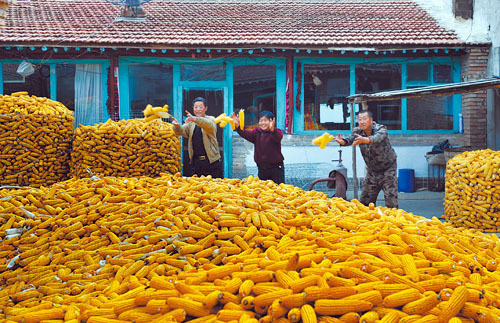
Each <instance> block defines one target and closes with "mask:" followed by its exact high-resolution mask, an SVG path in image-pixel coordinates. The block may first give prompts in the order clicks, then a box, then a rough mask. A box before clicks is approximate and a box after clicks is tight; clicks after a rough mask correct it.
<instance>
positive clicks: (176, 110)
mask: <svg viewBox="0 0 500 323" xmlns="http://www.w3.org/2000/svg"><path fill="white" fill-rule="evenodd" d="M180 80H181V66H180V65H179V64H176V65H174V66H172V89H173V91H172V92H173V93H172V105H173V106H172V108H171V109H170V112H171V113H172V114H173V116H174V118H176V119H177V120H182V87H181V86H180ZM179 89H181V90H180V91H179ZM179 122H180V121H179Z"/></svg>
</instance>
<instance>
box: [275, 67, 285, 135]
mask: <svg viewBox="0 0 500 323" xmlns="http://www.w3.org/2000/svg"><path fill="white" fill-rule="evenodd" d="M285 118H286V61H285V60H282V61H281V62H280V63H278V64H276V127H278V128H279V129H281V130H283V132H284V131H285Z"/></svg>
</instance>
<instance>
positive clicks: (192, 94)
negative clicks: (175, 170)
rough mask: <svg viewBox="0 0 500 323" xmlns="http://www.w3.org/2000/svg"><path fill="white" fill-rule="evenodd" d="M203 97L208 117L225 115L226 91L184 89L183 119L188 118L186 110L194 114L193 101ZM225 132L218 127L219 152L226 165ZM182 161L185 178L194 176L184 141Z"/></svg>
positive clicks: (184, 141) (186, 144)
mask: <svg viewBox="0 0 500 323" xmlns="http://www.w3.org/2000/svg"><path fill="white" fill-rule="evenodd" d="M198 97H202V98H204V99H205V100H207V106H208V110H207V115H210V116H214V117H217V116H218V115H220V114H221V113H224V90H222V89H193V88H186V87H184V88H183V91H182V117H183V119H185V118H186V110H187V111H189V113H193V100H194V99H196V98H198ZM223 134H224V131H223V129H221V128H219V127H217V142H218V144H219V152H220V155H221V160H222V162H223V163H224V136H223ZM182 160H183V171H182V175H183V176H191V175H193V169H192V167H191V163H190V160H189V153H188V141H187V140H183V141H182Z"/></svg>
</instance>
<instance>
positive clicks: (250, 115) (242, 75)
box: [233, 65, 276, 129]
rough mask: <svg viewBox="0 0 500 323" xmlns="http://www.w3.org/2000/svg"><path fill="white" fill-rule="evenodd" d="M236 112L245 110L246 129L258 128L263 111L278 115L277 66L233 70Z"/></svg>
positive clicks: (238, 67) (254, 66)
mask: <svg viewBox="0 0 500 323" xmlns="http://www.w3.org/2000/svg"><path fill="white" fill-rule="evenodd" d="M233 79H234V87H233V93H234V112H235V113H238V111H239V110H240V109H245V128H247V129H253V128H255V127H257V126H258V123H259V120H258V116H259V113H260V112H261V111H264V110H268V111H271V112H272V113H274V115H276V66H275V65H241V66H235V67H234V70H233Z"/></svg>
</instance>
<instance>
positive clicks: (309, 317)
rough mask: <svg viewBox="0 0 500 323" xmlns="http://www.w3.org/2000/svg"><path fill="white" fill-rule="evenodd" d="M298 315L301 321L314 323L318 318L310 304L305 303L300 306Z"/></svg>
mask: <svg viewBox="0 0 500 323" xmlns="http://www.w3.org/2000/svg"><path fill="white" fill-rule="evenodd" d="M300 317H301V319H302V322H303V323H316V322H318V318H317V317H316V313H315V312H314V309H313V307H312V306H311V305H309V304H305V305H303V306H302V307H301V308H300Z"/></svg>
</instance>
